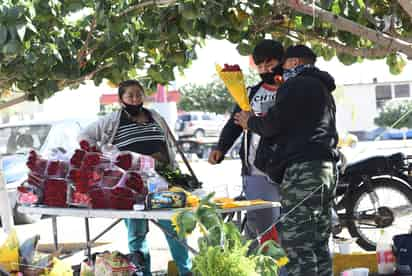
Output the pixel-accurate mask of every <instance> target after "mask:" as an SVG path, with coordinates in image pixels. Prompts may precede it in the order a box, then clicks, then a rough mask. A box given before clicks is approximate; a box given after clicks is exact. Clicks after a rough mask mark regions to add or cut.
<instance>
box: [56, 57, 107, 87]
mask: <svg viewBox="0 0 412 276" xmlns="http://www.w3.org/2000/svg"><path fill="white" fill-rule="evenodd" d="M111 66H113V63H112V62H110V63H108V64H105V65H103V66H102V67H98V68H96V69H95V70H94V71H92V72H90V73H88V74H87V75H84V76H82V77H80V78H78V79H75V80H63V81H61V82H59V84H58V87H59V89H60V90H62V89H63V88H65V87H67V86H70V85H73V84H77V83H80V82H82V81H85V80H91V79H93V77H94V76H95V75H96V74H97V73H98V72H100V71H102V70H103V69H106V68H109V67H111Z"/></svg>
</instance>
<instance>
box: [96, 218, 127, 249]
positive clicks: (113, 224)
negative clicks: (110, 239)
mask: <svg viewBox="0 0 412 276" xmlns="http://www.w3.org/2000/svg"><path fill="white" fill-rule="evenodd" d="M122 220H123V219H117V220H116V221H115V222H113V223H112V224H110V225H109V226H108V227H107V228H105V229H104V230H103V231H102V232H101V233H100V234H99V235H97V236H96V237H95V238H94V239H92V240H91V243H92V244H91V245H90V246H92V245H93V243H95V242H96V241H97V240H98V239H100V238H101V237H102V236H103V235H104V234H106V233H107V232H109V231H110V230H111V229H112V228H113V227H115V226H116V225H118V224H119V222H121V221H122Z"/></svg>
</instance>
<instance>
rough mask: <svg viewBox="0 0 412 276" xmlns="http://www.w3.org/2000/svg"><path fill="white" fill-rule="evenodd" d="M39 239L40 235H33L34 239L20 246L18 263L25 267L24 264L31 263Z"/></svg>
mask: <svg viewBox="0 0 412 276" xmlns="http://www.w3.org/2000/svg"><path fill="white" fill-rule="evenodd" d="M39 239H40V235H35V236H34V237H31V238H29V239H27V240H25V241H24V242H23V244H22V245H20V251H19V252H20V263H21V264H23V265H25V264H27V265H28V264H32V263H33V258H34V254H35V252H36V248H37V243H38V241H39Z"/></svg>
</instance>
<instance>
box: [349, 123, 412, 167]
mask: <svg viewBox="0 0 412 276" xmlns="http://www.w3.org/2000/svg"><path fill="white" fill-rule="evenodd" d="M398 152H402V153H403V154H405V155H412V131H411V130H407V131H402V130H396V129H387V130H385V131H382V132H381V133H380V134H379V135H375V136H371V137H369V140H363V141H359V142H358V143H357V144H356V147H354V148H353V149H352V150H351V153H350V157H349V156H348V160H349V161H350V162H356V161H359V160H362V159H365V158H368V157H372V156H376V155H391V154H394V153H398Z"/></svg>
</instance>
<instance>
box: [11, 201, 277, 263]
mask: <svg viewBox="0 0 412 276" xmlns="http://www.w3.org/2000/svg"><path fill="white" fill-rule="evenodd" d="M274 207H280V203H279V202H269V203H265V204H259V205H252V206H245V207H237V208H229V209H218V212H219V213H222V214H223V213H236V212H243V211H253V210H260V209H266V208H274ZM18 210H19V212H21V213H27V214H38V215H48V216H51V218H52V227H53V240H54V246H55V248H56V250H57V249H58V235H57V217H58V216H68V217H81V218H84V219H85V227H86V249H87V257H88V258H89V259H91V248H92V246H93V243H94V242H96V240H98V239H99V238H100V237H102V236H103V235H104V234H105V233H107V232H108V231H109V230H110V229H112V228H113V227H114V226H116V225H117V224H118V223H119V222H120V221H121V220H122V219H125V218H131V219H148V220H150V221H151V222H153V223H154V224H155V225H157V226H158V227H159V228H160V229H161V230H162V231H163V232H165V234H166V235H169V236H171V237H172V238H175V239H177V240H178V241H179V242H181V243H182V245H183V246H185V247H186V248H187V249H188V250H190V251H191V252H193V253H195V254H196V253H197V251H196V250H195V249H193V248H191V247H190V246H189V245H187V243H186V242H184V241H182V240H180V239H178V238H177V237H176V236H175V235H174V234H173V233H169V232H168V231H167V230H166V229H164V228H163V227H161V225H159V223H158V222H157V220H159V219H162V220H170V219H171V218H172V216H173V215H174V214H175V213H176V212H179V211H181V210H182V209H165V210H150V211H132V210H130V211H129V210H110V209H86V208H53V207H45V206H44V207H43V206H34V207H32V206H19V208H18ZM89 218H113V219H116V221H115V222H113V223H112V224H110V225H109V226H108V227H107V228H106V229H104V230H103V231H102V232H101V233H100V234H98V235H97V236H96V237H95V238H93V239H90V226H89Z"/></svg>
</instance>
